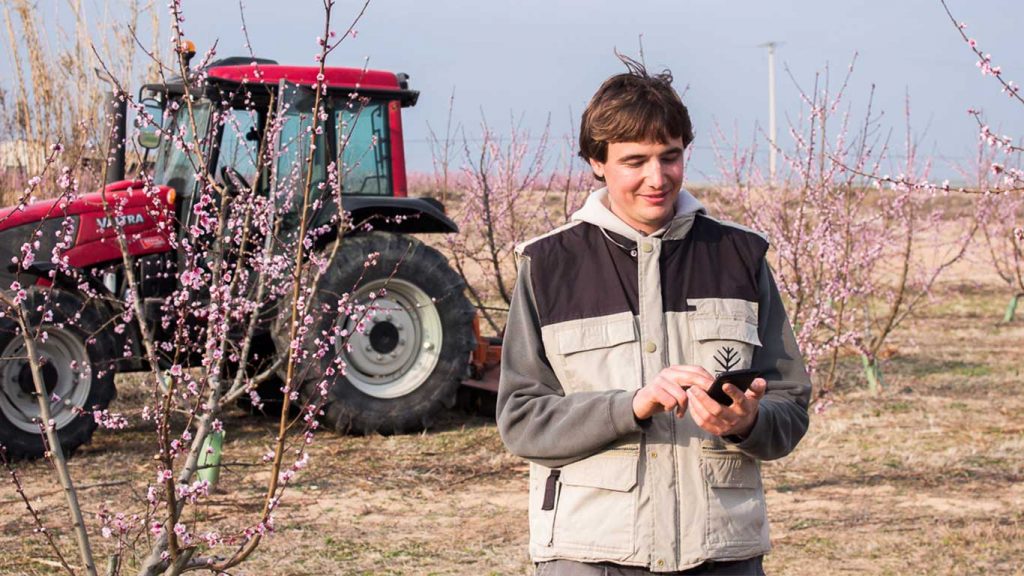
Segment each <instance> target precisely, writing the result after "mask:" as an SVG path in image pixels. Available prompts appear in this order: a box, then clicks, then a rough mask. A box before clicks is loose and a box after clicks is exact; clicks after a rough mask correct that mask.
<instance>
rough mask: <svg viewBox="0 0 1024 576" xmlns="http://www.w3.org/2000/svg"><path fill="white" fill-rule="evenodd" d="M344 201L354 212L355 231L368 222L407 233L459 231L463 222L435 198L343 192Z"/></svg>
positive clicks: (383, 228) (349, 210) (376, 228)
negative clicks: (453, 219) (458, 220)
mask: <svg viewBox="0 0 1024 576" xmlns="http://www.w3.org/2000/svg"><path fill="white" fill-rule="evenodd" d="M342 203H343V204H344V208H345V210H346V211H347V212H350V213H351V214H352V226H353V227H354V228H355V231H360V230H361V229H362V228H363V227H365V226H367V225H368V226H371V227H372V229H373V230H379V231H382V232H400V233H403V234H416V233H426V232H440V233H443V234H450V233H458V231H459V226H458V225H457V224H456V223H455V222H453V221H452V219H451V218H449V217H448V216H447V215H446V214H445V213H444V206H443V205H442V204H441V203H440V202H438V201H437V200H435V199H433V198H395V197H390V196H343V197H342Z"/></svg>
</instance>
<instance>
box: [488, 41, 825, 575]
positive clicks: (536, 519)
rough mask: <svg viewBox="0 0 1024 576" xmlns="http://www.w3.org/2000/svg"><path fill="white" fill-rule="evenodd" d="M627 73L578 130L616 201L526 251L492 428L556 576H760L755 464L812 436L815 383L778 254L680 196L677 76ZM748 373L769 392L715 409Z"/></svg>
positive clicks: (600, 204) (534, 540) (757, 388)
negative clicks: (520, 480) (779, 275)
mask: <svg viewBox="0 0 1024 576" xmlns="http://www.w3.org/2000/svg"><path fill="white" fill-rule="evenodd" d="M623 61H624V62H625V63H626V65H627V67H628V68H629V72H628V73H624V74H619V75H616V76H613V77H611V78H609V79H608V80H607V81H605V83H604V84H603V85H602V86H601V87H600V89H599V90H598V91H597V93H596V94H595V95H594V97H593V99H592V100H591V101H590V104H589V105H588V106H587V109H586V111H585V112H584V113H583V121H582V123H581V127H580V155H581V156H582V157H583V158H584V159H586V160H587V161H588V162H589V163H590V166H591V168H592V169H593V172H594V175H595V176H596V177H597V179H598V180H601V181H603V182H604V183H605V185H606V187H605V188H602V189H600V190H598V191H596V192H594V193H592V194H591V195H590V197H589V198H588V199H587V202H586V203H585V205H584V206H583V208H582V209H580V210H579V211H578V212H577V213H575V214H574V215H573V216H572V220H571V222H570V223H569V224H567V225H565V226H562V227H561V228H559V229H557V230H554V231H553V232H551V233H549V234H547V235H544V236H541V237H539V238H536V239H533V240H531V241H529V242H526V243H524V244H523V245H521V246H519V247H517V254H518V257H519V260H518V261H519V277H518V280H517V284H516V290H515V295H514V297H513V299H512V306H511V310H510V311H509V320H508V326H507V328H506V331H505V338H504V345H503V349H504V353H503V356H502V366H501V383H500V388H499V393H498V407H497V419H498V428H499V430H500V432H501V436H502V439H503V440H504V442H505V444H506V445H507V446H508V448H509V450H510V451H511V452H513V453H514V454H516V455H518V456H521V457H523V458H526V459H528V460H529V461H530V498H529V514H530V554H531V557H532V559H533V560H534V562H536V563H537V573H538V574H542V575H544V576H548V575H574V576H575V575H599V574H600V575H604V574H609V575H611V574H621V575H639V574H649V573H659V574H660V573H670V574H671V573H676V574H763V570H762V567H761V566H762V556H763V555H764V554H765V553H766V552H767V551H768V549H769V539H768V523H767V517H766V512H765V499H764V488H763V486H762V483H761V475H760V465H759V461H760V460H771V459H775V458H780V457H782V456H785V455H786V454H788V453H789V452H790V451H792V450H793V448H794V447H795V446H796V444H797V442H799V440H800V438H801V437H803V435H804V433H805V432H806V430H807V423H808V417H807V404H808V401H809V399H810V382H809V379H808V376H807V373H806V370H805V368H804V365H803V360H802V358H801V356H800V353H799V350H798V349H797V346H796V342H795V339H794V337H793V332H792V329H791V328H790V325H789V321H788V320H787V317H786V313H785V310H784V309H783V306H782V302H781V301H780V299H779V293H778V290H777V288H776V286H775V282H774V280H773V279H772V275H771V271H770V270H769V268H768V264H767V262H766V260H765V252H766V251H767V249H768V243H767V241H766V240H765V239H763V238H762V237H761V236H759V235H758V234H756V233H754V232H751V231H749V230H746V229H744V228H741V227H738V226H735V225H732V224H726V223H723V222H719V221H717V220H714V219H712V218H711V217H709V216H708V215H707V214H706V212H705V210H704V208H703V207H702V206H701V204H700V203H699V202H698V201H697V200H696V199H695V198H694V197H693V196H691V195H690V194H689V193H687V192H686V191H685V190H681V188H680V185H681V183H682V178H683V158H684V156H683V153H684V150H685V148H686V146H687V145H689V144H690V142H691V141H692V139H693V133H692V128H691V124H690V119H689V115H688V113H687V110H686V107H685V106H684V105H683V103H682V101H681V100H680V98H679V95H678V94H677V93H676V92H675V90H674V89H673V88H672V86H671V81H672V78H671V75H670V74H669V73H668V72H665V73H663V74H660V75H655V76H650V75H648V74H647V72H646V71H645V70H644V68H643V67H642V66H641V65H639V64H638V63H636V62H634V61H632V60H628V59H623ZM743 368H753V369H756V370H758V371H759V372H760V374H761V375H762V376H763V378H759V379H757V380H755V381H754V382H753V383H752V384H751V386H750V388H749V389H748V390H747V391H746V392H745V393H744V392H741V391H740V390H739V389H738V388H736V387H735V386H733V385H731V384H726V385H725V388H724V389H725V391H726V393H727V394H728V395H729V396H730V397H731V399H732V400H733V402H732V405H731V406H724V405H721V404H719V403H718V402H716V401H715V400H713V399H712V398H711V397H709V396H708V394H707V393H706V391H707V390H708V389H709V387H710V385H711V383H712V381H713V379H714V374H716V373H720V372H724V371H732V370H738V369H743Z"/></svg>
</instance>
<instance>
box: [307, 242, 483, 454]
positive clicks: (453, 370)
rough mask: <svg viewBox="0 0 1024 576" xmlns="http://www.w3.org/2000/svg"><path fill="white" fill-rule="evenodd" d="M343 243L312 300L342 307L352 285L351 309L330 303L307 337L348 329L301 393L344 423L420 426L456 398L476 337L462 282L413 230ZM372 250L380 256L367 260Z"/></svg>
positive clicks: (339, 426)
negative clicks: (340, 311) (408, 233)
mask: <svg viewBox="0 0 1024 576" xmlns="http://www.w3.org/2000/svg"><path fill="white" fill-rule="evenodd" d="M341 242H343V244H342V246H341V248H340V249H339V251H338V254H337V256H336V257H335V259H334V261H333V262H332V263H331V264H330V265H329V268H328V270H327V271H326V272H325V273H324V276H323V278H322V280H321V283H320V286H319V288H318V291H317V295H316V299H317V302H316V305H317V308H318V309H320V308H323V307H325V306H326V307H327V309H328V310H337V309H338V299H339V298H340V297H341V295H342V294H345V293H349V294H350V300H349V301H350V302H351V303H352V304H353V305H354V312H353V313H351V314H349V315H348V316H347V317H345V316H341V317H339V315H338V313H337V312H335V313H330V312H328V313H325V314H321V317H320V318H319V319H318V320H317V321H316V322H315V323H314V325H313V327H312V328H313V329H312V330H311V337H310V338H307V340H315V339H317V338H320V339H321V340H324V339H325V336H324V335H329V334H332V330H333V331H340V330H344V332H340V333H339V337H337V338H335V339H334V342H333V345H331V346H330V349H329V350H327V353H326V354H322V359H321V360H320V365H319V368H320V370H319V371H318V372H319V373H318V374H317V375H316V376H315V377H313V378H306V379H305V381H304V382H303V384H302V385H301V388H300V394H301V396H302V398H303V400H304V401H305V402H309V403H322V404H323V408H322V409H323V412H324V416H323V418H322V420H324V421H325V422H324V423H325V424H327V425H328V426H330V427H331V428H334V429H335V430H337V431H339V432H355V433H372V432H378V433H382V434H391V433H401V432H410V431H415V430H422V429H424V428H426V427H427V426H429V424H430V423H431V420H432V418H433V417H434V416H436V415H437V413H438V412H439V411H441V410H443V409H445V408H450V407H451V406H452V405H453V404H454V402H455V397H456V390H457V388H458V386H459V381H460V380H461V379H462V377H464V376H465V374H466V372H467V369H468V365H469V355H470V352H471V351H472V349H473V348H474V346H475V343H476V341H475V337H474V333H473V317H474V315H475V310H474V308H473V306H472V305H471V304H470V303H469V301H468V300H467V299H466V296H465V294H464V289H465V283H464V282H463V281H462V278H461V277H460V276H459V275H458V274H457V273H455V271H453V270H452V269H451V268H450V267H449V266H448V262H447V260H445V258H444V256H442V255H441V254H440V253H439V252H438V251H437V250H435V249H433V248H431V247H429V246H427V245H425V244H423V243H422V242H420V241H419V240H417V239H415V238H411V237H408V236H403V235H399V234H386V233H370V234H364V235H356V236H349V237H345V238H344V239H342V240H341ZM373 253H376V254H379V257H377V258H376V261H377V262H376V265H371V266H365V265H364V263H365V262H366V258H367V256H368V255H370V254H373ZM361 307H365V308H361ZM360 327H361V329H360ZM340 334H345V335H347V336H344V337H342V336H340ZM307 349H308V348H307ZM336 357H340V358H339V361H335V358H336ZM342 366H344V369H343V370H342ZM331 368H333V371H334V374H333V375H329V376H326V377H325V376H324V374H331V372H332V370H331ZM342 372H343V373H342ZM324 392H326V396H325V395H324Z"/></svg>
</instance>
